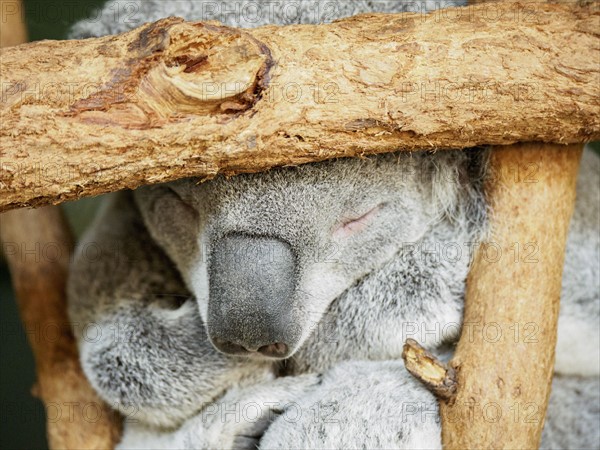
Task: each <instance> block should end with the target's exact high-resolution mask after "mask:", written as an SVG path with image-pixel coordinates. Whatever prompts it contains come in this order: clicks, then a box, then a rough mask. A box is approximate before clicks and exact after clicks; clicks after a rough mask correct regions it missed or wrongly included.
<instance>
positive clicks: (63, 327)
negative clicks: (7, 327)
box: [0, 206, 121, 449]
mask: <svg viewBox="0 0 600 450" xmlns="http://www.w3.org/2000/svg"><path fill="white" fill-rule="evenodd" d="M0 222H1V225H2V226H1V227H0V239H1V240H2V246H3V248H4V250H5V251H4V254H5V256H6V260H7V261H8V265H9V268H10V273H11V277H12V284H13V287H14V290H15V295H16V297H17V299H18V305H19V311H20V314H21V320H22V321H23V326H24V327H25V328H26V329H27V330H28V338H29V344H30V345H31V349H32V351H33V355H34V357H35V365H36V373H37V383H36V386H35V387H34V389H33V392H34V395H36V396H37V397H39V398H40V400H42V401H43V402H44V406H45V411H46V416H47V436H48V443H49V446H50V448H51V449H64V448H73V449H107V448H113V447H114V445H115V444H116V442H117V440H118V439H119V430H120V423H121V419H120V417H119V415H118V413H115V412H114V411H112V410H111V409H110V408H109V407H108V406H107V405H106V404H105V403H104V402H103V401H102V400H100V399H99V398H98V395H97V394H96V393H95V392H94V390H93V389H92V387H91V386H90V384H89V382H88V381H87V379H86V377H85V375H84V374H83V371H82V370H81V366H80V364H79V356H78V352H77V346H76V344H75V338H74V337H73V334H72V331H71V323H70V321H69V318H68V316H67V304H66V293H65V285H66V280H67V269H68V264H69V259H70V256H71V250H72V247H73V245H72V239H71V235H70V232H69V227H68V224H67V223H66V221H65V220H64V218H63V216H62V214H61V210H60V209H59V208H58V207H56V206H49V207H45V208H40V209H36V210H25V209H21V210H18V211H9V212H7V213H4V214H2V215H0Z"/></svg>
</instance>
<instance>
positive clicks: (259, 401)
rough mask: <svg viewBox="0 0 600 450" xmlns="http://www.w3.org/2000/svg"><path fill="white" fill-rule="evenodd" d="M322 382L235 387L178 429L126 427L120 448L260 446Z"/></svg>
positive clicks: (288, 380)
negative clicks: (283, 416)
mask: <svg viewBox="0 0 600 450" xmlns="http://www.w3.org/2000/svg"><path fill="white" fill-rule="evenodd" d="M319 382H320V377H319V376H318V375H313V374H307V375H300V376H297V377H284V378H278V379H275V380H272V381H269V382H265V383H261V384H259V385H254V386H251V387H246V388H232V389H230V390H229V391H228V393H227V394H226V395H225V396H224V397H223V398H221V399H220V400H219V401H218V402H215V403H209V404H206V405H204V406H203V408H202V410H201V411H200V412H199V413H198V414H197V415H196V416H194V417H192V418H191V419H189V420H188V421H186V422H185V423H184V424H183V425H182V426H181V427H180V428H179V429H177V430H175V431H168V432H160V431H157V430H153V429H150V428H149V427H147V426H145V425H140V424H129V425H127V426H126V429H125V433H124V436H123V440H122V441H121V444H120V445H119V447H118V448H119V449H142V448H155V449H168V448H178V449H214V448H219V449H242V450H245V449H248V450H250V449H256V448H257V446H258V443H259V441H260V439H261V438H262V435H263V434H264V432H265V430H266V429H267V428H268V427H269V425H270V424H271V423H272V422H273V421H274V420H275V419H276V418H277V417H278V416H279V415H281V414H282V413H284V412H285V411H286V409H287V408H289V407H290V405H296V404H297V403H298V402H299V401H300V399H301V398H302V397H303V396H305V395H306V394H307V393H308V392H309V391H311V390H313V389H314V388H315V387H316V386H317V385H318V384H319Z"/></svg>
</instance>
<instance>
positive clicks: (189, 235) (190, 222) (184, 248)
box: [134, 184, 199, 274]
mask: <svg viewBox="0 0 600 450" xmlns="http://www.w3.org/2000/svg"><path fill="white" fill-rule="evenodd" d="M134 198H135V201H136V204H137V206H138V208H139V210H140V214H141V216H142V219H143V221H144V223H145V225H146V227H147V228H148V231H149V232H150V235H151V236H152V238H153V239H154V240H155V241H156V242H157V243H158V245H159V246H160V247H162V249H163V250H164V251H165V252H166V253H167V255H168V256H169V257H170V258H171V260H173V262H174V263H175V264H176V265H177V266H178V268H179V270H180V271H181V272H182V273H184V274H185V273H187V272H188V271H189V268H190V267H191V265H192V264H193V263H194V261H195V260H196V259H197V257H198V255H199V243H198V234H199V230H198V228H199V223H198V213H197V211H196V210H195V209H194V208H192V207H191V206H190V205H188V204H187V203H185V202H184V201H183V200H182V198H181V197H180V196H179V195H177V194H176V193H175V191H174V190H172V189H171V188H170V187H169V185H168V184H163V185H158V186H146V187H143V188H141V189H138V190H136V191H135V193H134Z"/></svg>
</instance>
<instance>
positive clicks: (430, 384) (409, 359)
mask: <svg viewBox="0 0 600 450" xmlns="http://www.w3.org/2000/svg"><path fill="white" fill-rule="evenodd" d="M402 359H403V360H404V365H405V367H406V370H408V371H409V372H410V373H411V374H412V375H413V376H414V377H415V378H417V379H418V380H419V381H420V382H421V383H423V384H424V385H425V387H426V388H427V389H429V391H431V392H432V393H433V394H434V395H435V396H436V397H437V398H439V399H441V400H445V401H448V402H452V400H453V399H454V397H455V396H456V390H457V383H456V371H455V370H454V368H452V367H450V366H448V365H447V364H444V363H443V362H441V361H440V360H439V359H438V358H436V357H435V356H434V355H433V354H432V353H430V352H428V351H427V350H425V348H423V347H422V346H421V345H420V344H419V343H418V342H417V341H415V340H414V339H407V340H406V342H405V343H404V349H403V350H402Z"/></svg>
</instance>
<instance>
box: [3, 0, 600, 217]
mask: <svg viewBox="0 0 600 450" xmlns="http://www.w3.org/2000/svg"><path fill="white" fill-rule="evenodd" d="M599 17H600V16H599V12H598V11H597V10H596V9H594V8H593V7H582V6H577V5H574V4H573V5H556V4H544V3H540V4H535V3H534V4H530V3H528V4H527V5H526V6H524V5H521V4H518V3H494V4H483V5H477V6H473V7H469V8H454V9H447V10H443V11H440V12H439V13H436V14H434V15H430V16H426V15H418V14H399V15H377V14H370V15H362V16H357V17H354V18H350V19H345V20H341V21H338V22H335V23H333V24H326V25H291V26H285V27H276V26H268V27H262V28H257V29H253V30H238V29H232V28H227V27H224V26H221V25H219V24H216V23H186V22H183V21H182V20H180V19H176V18H170V19H165V20H162V21H159V22H156V23H152V24H148V25H146V26H144V27H142V28H139V29H136V30H134V31H131V32H129V33H125V34H122V35H118V36H108V37H104V38H99V39H87V40H81V41H60V42H55V41H43V42H37V43H32V44H26V45H21V46H18V47H13V48H8V49H4V50H2V54H1V71H2V98H1V120H2V123H1V125H0V137H1V139H2V149H1V151H2V155H1V156H2V159H1V164H2V167H1V172H0V182H1V186H2V187H1V193H0V210H4V209H10V208H13V207H18V206H24V205H34V206H35V205H41V204H46V203H58V202H61V201H64V200H70V199H75V198H79V197H83V196H88V195H96V194H100V193H104V192H108V191H114V190H118V189H122V188H133V187H136V186H139V185H141V184H148V183H156V182H162V181H168V180H173V179H176V178H182V177H187V176H200V177H210V176H214V175H215V174H216V173H219V172H224V173H228V174H232V173H237V172H252V171H259V170H264V169H267V168H269V167H272V166H276V165H286V164H300V163H305V162H311V161H318V160H323V159H327V158H333V157H339V156H356V155H362V154H366V153H379V152H389V151H394V150H399V149H405V150H416V149H439V148H463V147H468V146H475V145H482V144H497V145H506V144H511V143H514V142H518V141H542V142H554V143H565V144H566V143H574V142H584V141H588V140H592V139H597V138H600V117H599V115H598V114H597V112H598V109H599V108H600V88H599V83H600V72H599V67H598V64H597V52H598V49H599V48H600V35H599V34H598V30H599V29H600V27H599V26H598V24H599Z"/></svg>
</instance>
